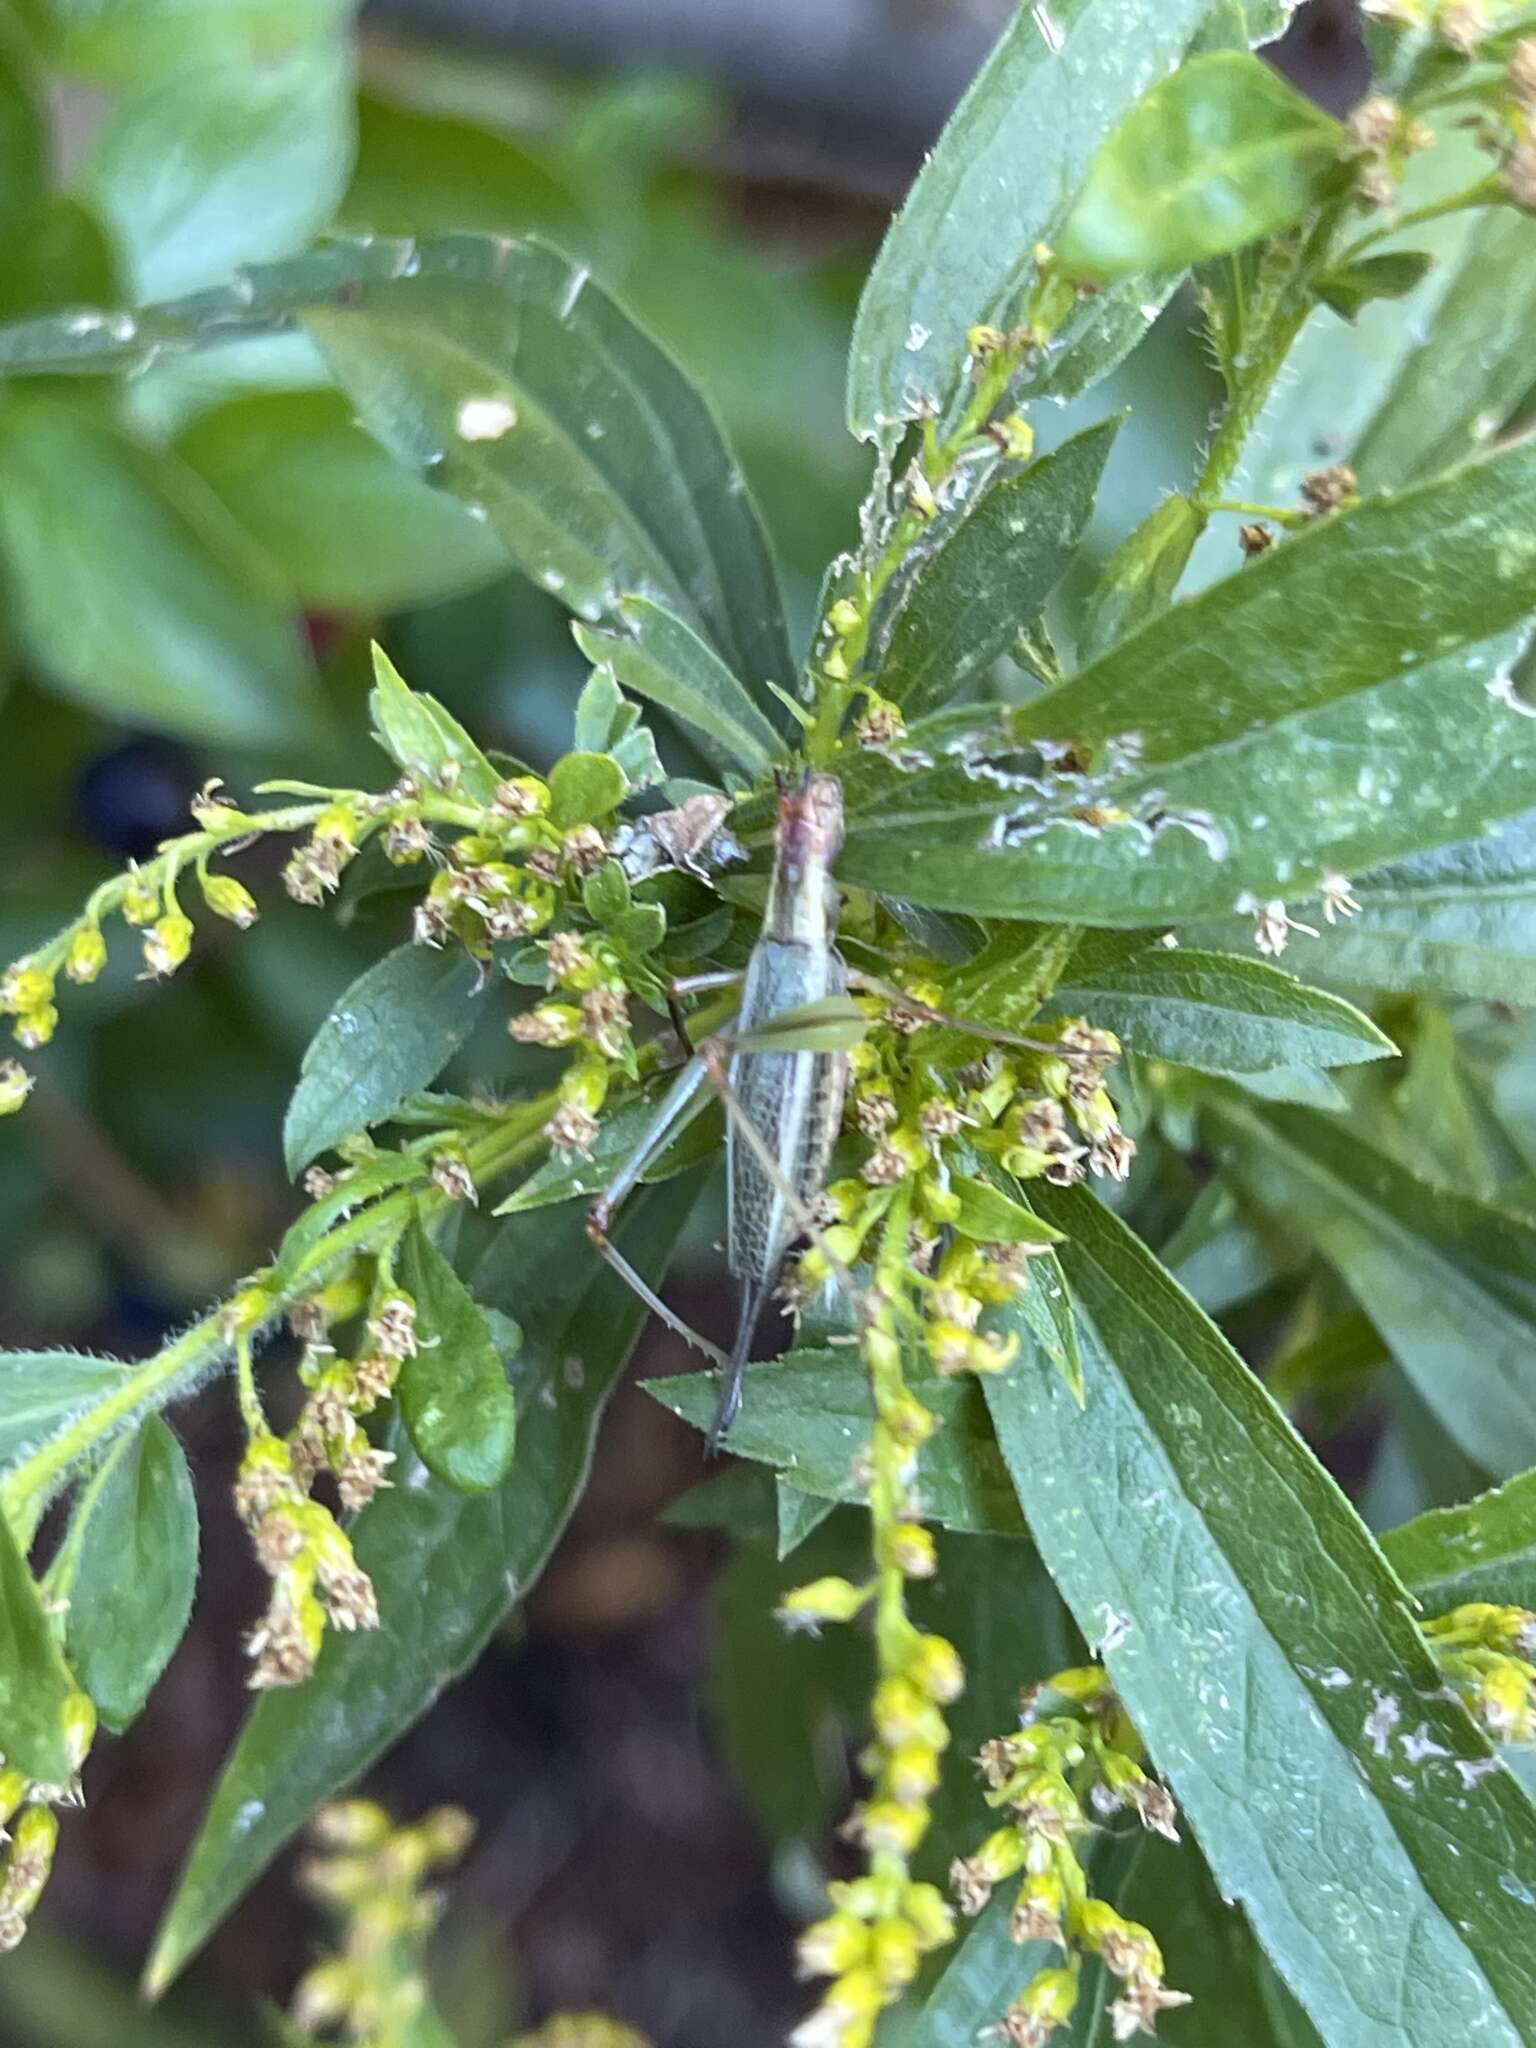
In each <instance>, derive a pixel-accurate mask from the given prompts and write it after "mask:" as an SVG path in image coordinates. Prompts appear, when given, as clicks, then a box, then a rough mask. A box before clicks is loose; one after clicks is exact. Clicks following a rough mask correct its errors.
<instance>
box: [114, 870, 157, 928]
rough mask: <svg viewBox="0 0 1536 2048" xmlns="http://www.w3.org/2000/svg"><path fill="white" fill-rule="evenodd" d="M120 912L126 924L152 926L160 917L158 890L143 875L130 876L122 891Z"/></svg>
mask: <svg viewBox="0 0 1536 2048" xmlns="http://www.w3.org/2000/svg"><path fill="white" fill-rule="evenodd" d="M122 912H123V918H124V921H125V922H126V923H128V924H135V925H143V924H153V923H154V921H155V919H156V918H157V917H158V916H159V915H160V890H159V888H158V887H157V886H156V885H155V884H154V883H152V882H150V881H149V880H148V879H147V878H146V877H145V876H143V875H139V874H134V875H130V876H129V878H128V885H127V887H126V888H125V889H124V891H123V901H122Z"/></svg>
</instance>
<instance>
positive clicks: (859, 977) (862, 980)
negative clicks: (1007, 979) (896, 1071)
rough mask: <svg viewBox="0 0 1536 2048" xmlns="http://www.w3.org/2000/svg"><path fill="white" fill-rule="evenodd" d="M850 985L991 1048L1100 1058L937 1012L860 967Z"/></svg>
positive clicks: (852, 974) (851, 976) (851, 972)
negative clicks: (963, 1033)
mask: <svg viewBox="0 0 1536 2048" xmlns="http://www.w3.org/2000/svg"><path fill="white" fill-rule="evenodd" d="M848 982H849V986H850V987H852V988H857V989H862V990H863V992H864V993H865V994H866V995H871V996H879V997H880V998H881V1000H882V1001H884V1002H887V1003H889V1004H890V1005H891V1006H892V1008H893V1009H898V1010H905V1011H907V1012H908V1014H909V1015H911V1016H913V1017H916V1018H918V1019H920V1020H921V1022H923V1023H924V1024H939V1025H943V1026H944V1027H945V1028H946V1029H947V1030H950V1031H963V1032H965V1033H966V1035H967V1036H968V1037H971V1038H981V1039H985V1040H986V1041H987V1042H988V1043H989V1044H991V1045H1017V1046H1022V1047H1023V1049H1024V1050H1025V1051H1026V1052H1051V1053H1056V1054H1059V1055H1060V1057H1061V1058H1063V1059H1067V1060H1090V1061H1091V1060H1093V1059H1095V1058H1096V1057H1097V1055H1096V1054H1093V1053H1089V1052H1086V1051H1077V1050H1074V1049H1073V1048H1072V1047H1071V1046H1064V1045H1061V1044H1059V1043H1057V1041H1056V1040H1054V1039H1049V1038H1027V1037H1025V1036H1024V1034H1023V1033H1022V1032H1019V1031H1005V1030H1004V1029H1003V1027H1002V1026H1001V1025H1000V1024H983V1023H980V1022H979V1021H978V1020H977V1019H976V1018H974V1017H955V1016H951V1015H950V1013H949V1011H948V1010H936V1009H935V1008H934V1007H933V1005H932V1003H924V1002H920V1001H919V1000H918V998H917V997H916V996H911V995H908V994H907V992H906V990H905V989H904V988H898V987H897V986H896V984H895V983H894V982H891V981H882V980H881V979H880V977H879V976H878V975H875V974H865V973H863V972H862V971H861V970H859V969H858V968H852V967H850V968H849V970H848Z"/></svg>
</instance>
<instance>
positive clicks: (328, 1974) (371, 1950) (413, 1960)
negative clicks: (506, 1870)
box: [288, 1799, 474, 2048]
mask: <svg viewBox="0 0 1536 2048" xmlns="http://www.w3.org/2000/svg"><path fill="white" fill-rule="evenodd" d="M311 1833H312V1836H313V1839H314V1840H315V1842H316V1843H317V1844H318V1846H319V1847H320V1849H321V1850H322V1851H323V1853H322V1854H321V1855H319V1856H317V1857H315V1858H313V1859H312V1860H311V1861H310V1862H308V1863H307V1864H306V1865H305V1866H304V1868H303V1870H302V1871H301V1873H300V1881H301V1883H302V1884H303V1886H304V1889H305V1890H306V1891H307V1892H308V1893H309V1895H310V1896H311V1897H312V1898H314V1899H316V1900H318V1901H319V1903H320V1904H321V1905H323V1906H324V1907H326V1908H327V1910H328V1911H330V1912H331V1913H333V1914H334V1915H335V1916H336V1917H337V1918H338V1919H339V1920H340V1922H341V1928H342V1938H341V1948H340V1952H339V1953H338V1954H336V1955H334V1956H332V1957H330V1958H328V1959H327V1960H326V1961H324V1962H321V1963H317V1964H316V1965H315V1967H314V1968H313V1969H312V1970H310V1971H308V1972H307V1974H306V1975H305V1976H304V1977H303V1978H302V1979H301V1980H300V1983H299V1986H298V1989H297V1990H296V1991H295V1993H294V1996H293V2004H292V2006H291V2008H290V2010H289V2014H288V2018H289V2022H290V2024H291V2025H292V2027H293V2029H294V2031H295V2032H296V2033H298V2034H299V2035H301V2036H303V2037H305V2038H310V2037H312V2036H314V2035H317V2034H322V2033H323V2034H332V2035H335V2036H336V2037H338V2038H339V2039H341V2040H345V2041H355V2042H366V2043H367V2048H406V2044H407V2043H408V2042H409V2041H411V2040H413V2039H415V2038H416V2033H417V2024H416V2023H417V2021H418V2019H419V2017H420V2015H421V2013H422V2010H423V2008H424V2007H425V2005H426V2002H427V1987H426V1981H425V1978H424V1976H423V1974H422V1964H423V1957H424V1954H425V1950H426V1944H427V1938H428V1936H429V1935H430V1934H431V1932H432V1929H433V1928H434V1927H435V1926H436V1924H437V1921H438V1917H439V1915H440V1913H441V1911H442V1900H441V1897H440V1895H439V1894H438V1893H436V1892H434V1891H430V1890H428V1889H427V1888H426V1887H427V1880H428V1879H429V1878H430V1877H431V1876H432V1875H433V1874H434V1873H435V1872H437V1871H440V1870H444V1869H447V1868H449V1867H451V1866H452V1865H453V1864H455V1863H457V1862H458V1861H459V1859H460V1857H462V1855H463V1854H464V1851H465V1850H466V1849H467V1848H468V1847H469V1844H470V1841H471V1839H472V1838H473V1835H474V1825H473V1823H472V1822H471V1820H470V1818H469V1816H468V1814H466V1813H464V1812H462V1811H461V1810H460V1809H459V1808H458V1807H455V1806H445V1807H440V1808H439V1809H438V1810H437V1811H436V1812H435V1813H429V1814H428V1815H427V1816H426V1817H425V1819H423V1820H420V1821H418V1822H417V1823H416V1825H415V1826H414V1827H407V1828H397V1827H395V1826H394V1825H393V1823H392V1822H391V1820H390V1818H389V1815H388V1814H387V1813H386V1812H385V1811H384V1809H383V1808H382V1807H381V1806H376V1805H374V1803H373V1802H372V1801H371V1800H367V1799H349V1800H345V1801H343V1802H341V1803H340V1804H337V1805H334V1806H325V1807H322V1808H321V1809H320V1811H319V1813H317V1814H316V1816H315V1819H314V1821H313V1823H312V1827H311Z"/></svg>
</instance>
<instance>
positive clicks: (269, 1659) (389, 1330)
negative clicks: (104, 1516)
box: [233, 1282, 416, 1690]
mask: <svg viewBox="0 0 1536 2048" xmlns="http://www.w3.org/2000/svg"><path fill="white" fill-rule="evenodd" d="M347 1291H348V1290H347V1286H346V1283H345V1282H343V1283H341V1287H340V1288H339V1289H337V1290H332V1292H333V1293H334V1294H336V1295H337V1296H338V1298H336V1299H333V1300H332V1301H330V1302H329V1303H327V1302H326V1301H325V1299H324V1297H322V1298H321V1299H320V1300H319V1301H317V1302H312V1303H309V1304H306V1305H305V1308H304V1309H303V1310H302V1311H301V1312H299V1313H297V1314H296V1315H295V1318H294V1320H295V1323H296V1325H297V1327H298V1328H299V1330H300V1332H301V1334H303V1335H304V1337H305V1347H304V1355H303V1358H302V1360H301V1361H300V1365H299V1377H300V1380H301V1381H302V1383H303V1384H304V1386H305V1388H306V1389H307V1398H306V1400H305V1403H304V1406H303V1409H302V1410H301V1411H300V1414H299V1418H298V1420H297V1422H295V1424H294V1425H293V1428H292V1429H291V1430H290V1431H289V1433H288V1435H287V1436H286V1437H279V1436H275V1435H274V1434H273V1433H272V1432H271V1431H270V1430H269V1429H267V1428H266V1427H265V1425H264V1424H263V1423H260V1421H259V1419H258V1421H257V1425H256V1426H255V1427H254V1428H253V1430H252V1434H251V1439H250V1443H249V1445H248V1448H247V1450H246V1454H245V1457H244V1459H243V1460H242V1462H241V1466H240V1474H239V1478H238V1480H237V1481H236V1485H235V1496H234V1497H235V1508H236V1511H237V1513H238V1514H239V1515H240V1518H241V1520H242V1521H243V1522H245V1524H246V1526H247V1527H248V1528H249V1529H250V1531H251V1541H252V1544H253V1547H254V1549H255V1552H256V1557H257V1560H258V1561H259V1563H260V1564H261V1566H262V1569H263V1570H264V1571H265V1572H266V1573H267V1575H268V1577H269V1578H270V1579H271V1581H272V1593H271V1598H270V1600H269V1603H268V1606H267V1610H266V1613H265V1614H264V1615H263V1617H262V1619H261V1621H260V1622H259V1623H258V1624H257V1626H256V1628H255V1629H254V1630H253V1631H252V1632H251V1634H250V1636H249V1637H248V1638H247V1649H248V1650H249V1652H250V1655H251V1657H252V1658H253V1659H254V1665H253V1669H252V1673H251V1681H250V1682H251V1684H252V1686H253V1687H256V1688H257V1689H258V1690H261V1689H265V1688H268V1687H271V1686H282V1685H299V1684H302V1683H303V1681H304V1680H305V1679H306V1678H308V1677H309V1676H310V1674H311V1672H312V1671H313V1670H314V1667H315V1659H316V1658H317V1657H318V1655H319V1653H320V1645H321V1642H322V1641H323V1639H324V1635H325V1630H326V1627H327V1625H328V1624H329V1625H330V1626H332V1627H336V1628H342V1629H349V1630H350V1629H357V1628H376V1627H377V1626H378V1621H379V1610H378V1603H377V1602H376V1600H375V1598H374V1592H373V1585H372V1583H371V1581H370V1580H369V1578H368V1575H367V1573H366V1572H364V1571H362V1570H361V1569H360V1568H359V1566H358V1563H357V1560H356V1558H355V1557H354V1556H353V1554H352V1546H351V1543H350V1541H349V1540H348V1538H347V1535H346V1532H345V1531H344V1530H343V1529H342V1528H341V1526H340V1524H339V1523H338V1522H337V1520H336V1518H335V1516H334V1515H332V1514H331V1512H330V1510H329V1509H328V1508H326V1507H324V1506H322V1504H321V1503H320V1502H319V1501H316V1500H312V1499H311V1498H310V1493H311V1490H312V1488H313V1486H314V1483H315V1481H316V1479H317V1478H318V1477H319V1476H320V1475H321V1473H329V1474H331V1475H332V1476H333V1477H334V1479H335V1482H336V1490H337V1493H338V1495H339V1498H340V1501H341V1505H342V1506H343V1507H344V1508H348V1509H354V1508H360V1507H363V1506H365V1505H366V1504H367V1502H368V1501H369V1500H371V1499H372V1498H373V1496H374V1494H375V1493H376V1492H377V1491H378V1489H379V1488H380V1487H381V1486H385V1485H387V1484H388V1477H387V1475H388V1471H389V1467H390V1465H391V1463H392V1462H393V1453H392V1452H389V1451H383V1450H377V1449H375V1448H374V1446H373V1445H372V1444H371V1443H370V1442H369V1440H368V1437H367V1434H366V1432H365V1431H364V1429H363V1427H362V1422H361V1420H360V1418H361V1417H362V1416H364V1415H367V1414H368V1413H369V1412H370V1411H371V1410H372V1409H373V1408H375V1407H376V1406H377V1405H378V1403H379V1402H380V1401H383V1400H385V1399H387V1398H388V1396H389V1394H390V1393H391V1392H392V1391H393V1389H394V1385H395V1381H396V1379H397V1377H398V1376H399V1371H400V1366H401V1363H402V1361H403V1360H404V1359H405V1358H407V1357H409V1356H410V1355H411V1353H412V1352H414V1350H415V1348H416V1308H415V1303H414V1302H413V1301H412V1300H411V1298H410V1296H409V1295H408V1294H405V1293H403V1292H402V1291H401V1290H400V1289H398V1288H393V1289H388V1290H386V1291H385V1292H384V1293H383V1295H382V1296H381V1298H380V1299H379V1300H378V1301H376V1302H375V1304H374V1306H373V1310H372V1312H371V1314H370V1315H369V1317H368V1321H367V1325H366V1343H365V1346H364V1348H363V1351H362V1355H361V1356H360V1357H359V1358H358V1359H356V1360H355V1361H348V1360H344V1359H338V1358H337V1357H336V1355H335V1353H334V1352H333V1351H332V1350H331V1349H330V1347H329V1346H328V1345H327V1344H326V1343H325V1341H324V1337H325V1330H326V1327H327V1325H326V1321H325V1317H326V1314H327V1310H329V1311H330V1312H332V1313H337V1312H340V1313H345V1312H346V1311H347V1309H348V1308H349V1306H351V1305H352V1304H351V1303H350V1302H349V1301H347V1300H344V1299H341V1298H339V1297H340V1296H341V1295H344V1294H346V1293H347ZM233 1312H234V1314H235V1315H236V1316H238V1315H239V1313H240V1307H239V1298H238V1297H237V1300H236V1303H235V1304H234V1310H233ZM235 1337H236V1341H237V1342H238V1340H239V1333H238V1331H236V1332H235Z"/></svg>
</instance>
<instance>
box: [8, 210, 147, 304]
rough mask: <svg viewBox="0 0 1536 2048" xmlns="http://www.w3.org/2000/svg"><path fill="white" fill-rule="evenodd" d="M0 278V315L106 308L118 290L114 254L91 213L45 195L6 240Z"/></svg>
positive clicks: (104, 233) (98, 222) (116, 266)
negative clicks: (64, 308) (6, 258)
mask: <svg viewBox="0 0 1536 2048" xmlns="http://www.w3.org/2000/svg"><path fill="white" fill-rule="evenodd" d="M9 248H10V257H9V261H8V262H7V264H6V267H5V273H4V275H3V276H0V315H3V316H4V317H5V318H6V319H8V320H11V319H15V318H17V317H18V316H19V315H22V314H28V313H32V314H36V313H45V312H50V311H55V310H57V309H58V308H59V307H62V306H89V305H102V304H110V302H111V301H112V300H113V299H114V298H115V297H117V295H118V294H119V292H120V291H121V289H122V287H121V284H120V281H119V278H118V262H117V252H116V250H115V249H114V248H113V246H112V243H111V241H110V240H109V238H108V236H107V232H106V229H105V228H104V227H103V226H102V224H101V222H100V221H99V220H98V219H97V218H96V216H95V214H94V213H92V212H91V210H90V209H89V208H88V207H86V206H82V205H81V203H80V201H79V200H78V199H72V198H70V197H69V196H68V194H67V193H63V192H55V193H53V194H51V195H50V196H49V197H48V198H47V199H46V200H45V201H44V203H43V204H42V206H41V207H39V208H38V209H37V210H36V211H34V212H33V213H31V214H29V215H28V217H27V219H26V220H25V221H24V222H23V223H22V224H21V226H20V227H18V229H17V231H16V233H15V234H14V235H13V236H12V237H11V238H10V243H9Z"/></svg>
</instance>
